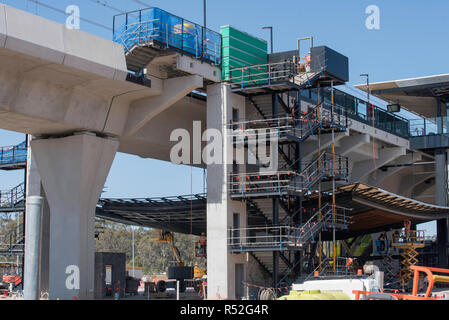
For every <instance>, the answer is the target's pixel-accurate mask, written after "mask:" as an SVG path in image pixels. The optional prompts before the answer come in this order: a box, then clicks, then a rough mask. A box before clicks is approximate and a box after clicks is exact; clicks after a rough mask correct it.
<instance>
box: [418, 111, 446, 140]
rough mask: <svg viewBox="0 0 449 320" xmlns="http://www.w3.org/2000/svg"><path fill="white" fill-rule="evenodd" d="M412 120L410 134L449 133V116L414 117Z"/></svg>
mask: <svg viewBox="0 0 449 320" xmlns="http://www.w3.org/2000/svg"><path fill="white" fill-rule="evenodd" d="M409 122H410V136H411V137H423V136H431V135H438V134H447V133H449V117H448V116H443V117H436V118H425V119H412V120H409Z"/></svg>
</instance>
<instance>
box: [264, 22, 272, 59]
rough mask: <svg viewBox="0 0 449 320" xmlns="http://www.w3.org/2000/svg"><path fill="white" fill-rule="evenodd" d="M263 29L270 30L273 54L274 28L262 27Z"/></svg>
mask: <svg viewBox="0 0 449 320" xmlns="http://www.w3.org/2000/svg"><path fill="white" fill-rule="evenodd" d="M262 29H270V47H271V53H273V27H262Z"/></svg>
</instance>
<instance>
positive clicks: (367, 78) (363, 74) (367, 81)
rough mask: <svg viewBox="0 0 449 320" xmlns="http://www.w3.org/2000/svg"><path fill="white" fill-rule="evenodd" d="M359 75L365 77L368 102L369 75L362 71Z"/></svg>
mask: <svg viewBox="0 0 449 320" xmlns="http://www.w3.org/2000/svg"><path fill="white" fill-rule="evenodd" d="M360 76H361V77H366V87H367V88H366V92H367V94H368V104H369V103H370V101H369V100H370V90H369V75H368V73H362V74H361V75H360Z"/></svg>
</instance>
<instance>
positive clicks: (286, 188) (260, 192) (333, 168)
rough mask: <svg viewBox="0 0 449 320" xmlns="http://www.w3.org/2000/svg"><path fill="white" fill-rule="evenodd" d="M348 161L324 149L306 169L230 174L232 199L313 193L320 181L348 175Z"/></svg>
mask: <svg viewBox="0 0 449 320" xmlns="http://www.w3.org/2000/svg"><path fill="white" fill-rule="evenodd" d="M348 168H349V160H348V158H346V157H343V156H340V155H332V154H330V153H327V152H323V153H322V154H321V155H320V156H318V157H316V158H315V159H314V160H313V161H312V162H310V163H308V164H306V165H305V168H304V169H303V170H302V171H301V172H300V173H297V172H295V171H277V172H256V173H243V174H242V173H237V174H230V185H229V188H230V193H231V195H232V197H233V198H246V197H260V196H263V197H265V196H269V195H282V194H290V195H297V196H303V195H305V194H308V193H312V192H313V188H314V187H315V186H316V184H317V183H318V182H320V181H326V180H330V179H335V180H344V181H346V180H347V178H348V173H349V172H348Z"/></svg>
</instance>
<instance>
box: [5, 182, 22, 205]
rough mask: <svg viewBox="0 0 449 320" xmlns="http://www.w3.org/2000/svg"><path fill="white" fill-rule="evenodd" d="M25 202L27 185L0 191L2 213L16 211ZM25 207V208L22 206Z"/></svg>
mask: <svg viewBox="0 0 449 320" xmlns="http://www.w3.org/2000/svg"><path fill="white" fill-rule="evenodd" d="M24 200H25V183H21V184H19V185H18V186H16V187H14V188H12V189H11V190H0V211H1V210H14V209H15V208H17V207H18V205H20V204H21V203H22V202H23V201H24ZM21 207H23V206H21Z"/></svg>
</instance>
